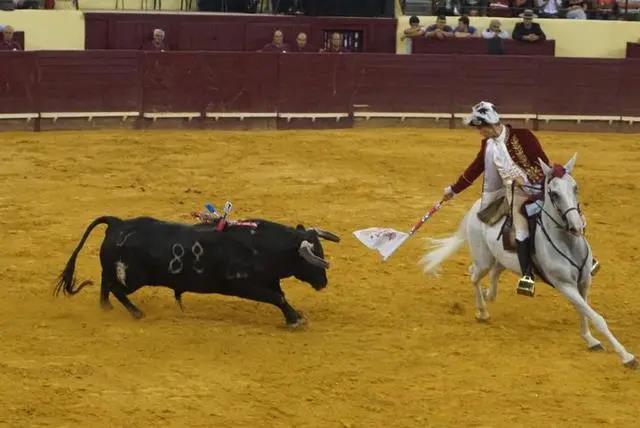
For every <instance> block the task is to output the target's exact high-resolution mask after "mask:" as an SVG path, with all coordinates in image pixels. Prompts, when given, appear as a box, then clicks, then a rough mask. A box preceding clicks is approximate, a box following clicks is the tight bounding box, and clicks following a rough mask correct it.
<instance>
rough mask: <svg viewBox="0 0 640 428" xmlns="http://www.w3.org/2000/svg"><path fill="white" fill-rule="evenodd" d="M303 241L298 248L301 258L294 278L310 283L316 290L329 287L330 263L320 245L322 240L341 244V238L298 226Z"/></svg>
mask: <svg viewBox="0 0 640 428" xmlns="http://www.w3.org/2000/svg"><path fill="white" fill-rule="evenodd" d="M296 230H297V231H298V233H299V234H300V236H301V238H302V240H301V242H300V245H299V247H298V254H299V255H300V257H301V260H300V263H298V264H297V267H296V270H295V272H294V276H295V277H296V278H298V279H299V280H301V281H305V282H308V283H309V284H311V286H312V287H313V288H315V289H316V290H320V289H323V288H324V287H326V286H327V269H328V268H329V262H328V261H326V260H325V258H324V250H323V249H322V244H320V238H322V239H326V240H328V241H332V242H340V238H339V237H338V236H337V235H334V234H333V233H331V232H327V231H326V230H322V229H318V228H310V229H305V227H304V226H302V225H298V227H297V228H296Z"/></svg>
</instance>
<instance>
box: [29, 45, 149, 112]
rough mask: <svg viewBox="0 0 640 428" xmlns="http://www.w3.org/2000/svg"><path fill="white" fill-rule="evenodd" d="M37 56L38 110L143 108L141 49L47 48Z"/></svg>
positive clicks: (72, 110) (120, 109)
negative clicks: (63, 50)
mask: <svg viewBox="0 0 640 428" xmlns="http://www.w3.org/2000/svg"><path fill="white" fill-rule="evenodd" d="M36 55H37V56H36V58H37V61H38V64H37V67H38V79H37V83H36V90H37V93H38V105H39V111H41V112H109V111H140V106H141V101H142V91H141V89H142V85H141V82H140V71H141V70H140V64H139V63H140V54H139V53H138V52H127V51H120V52H111V51H68V52H55V51H45V52H39V53H37V54H36Z"/></svg>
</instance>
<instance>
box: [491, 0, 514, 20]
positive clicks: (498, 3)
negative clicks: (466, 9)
mask: <svg viewBox="0 0 640 428" xmlns="http://www.w3.org/2000/svg"><path fill="white" fill-rule="evenodd" d="M510 6H511V0H489V11H488V13H487V15H489V16H502V17H508V16H509V17H510V16H511V15H512V14H511V11H510V10H509V7H510Z"/></svg>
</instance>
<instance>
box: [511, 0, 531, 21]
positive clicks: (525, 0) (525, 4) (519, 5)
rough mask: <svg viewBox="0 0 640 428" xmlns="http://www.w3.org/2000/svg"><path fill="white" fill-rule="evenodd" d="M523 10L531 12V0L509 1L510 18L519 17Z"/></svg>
mask: <svg viewBox="0 0 640 428" xmlns="http://www.w3.org/2000/svg"><path fill="white" fill-rule="evenodd" d="M525 10H533V0H511V16H513V17H516V16H521V13H522V12H524V11H525Z"/></svg>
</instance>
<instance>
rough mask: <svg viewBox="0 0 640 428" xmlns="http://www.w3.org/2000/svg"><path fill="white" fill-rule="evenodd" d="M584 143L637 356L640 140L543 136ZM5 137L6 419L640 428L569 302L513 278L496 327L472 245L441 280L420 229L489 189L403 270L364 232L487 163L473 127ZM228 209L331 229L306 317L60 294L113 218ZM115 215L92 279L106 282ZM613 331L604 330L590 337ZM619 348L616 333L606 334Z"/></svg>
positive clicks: (611, 292) (159, 299)
mask: <svg viewBox="0 0 640 428" xmlns="http://www.w3.org/2000/svg"><path fill="white" fill-rule="evenodd" d="M538 135H539V138H540V139H541V141H542V143H543V145H544V146H545V148H546V151H547V153H548V154H549V155H550V157H551V158H553V159H554V160H558V161H562V162H564V161H566V160H568V159H569V158H570V156H571V155H572V154H573V152H574V151H577V152H579V155H578V163H577V167H576V170H575V174H574V175H575V177H576V179H577V180H578V182H579V184H580V186H581V198H582V203H583V206H584V208H585V211H586V215H587V217H588V220H589V228H588V237H589V239H590V242H591V244H592V246H593V248H594V251H595V254H596V255H597V256H598V257H599V258H600V259H601V261H602V264H603V268H602V270H601V272H600V273H599V274H598V276H597V277H596V278H595V280H594V284H593V291H592V303H593V305H594V307H595V308H596V309H597V310H599V311H600V312H601V313H602V314H603V315H604V316H605V318H606V319H607V321H608V322H609V326H610V327H611V329H612V331H613V333H614V334H616V335H617V337H618V339H619V340H620V341H621V342H622V343H623V344H624V345H625V346H626V347H627V348H628V349H629V350H630V351H631V352H634V351H635V352H640V331H639V330H638V328H637V322H638V310H639V309H640V297H639V295H638V292H637V288H638V280H637V279H638V277H639V276H640V267H639V263H638V262H639V261H640V256H639V252H640V249H639V246H640V238H639V237H638V232H637V231H638V230H639V229H640V217H639V216H638V215H637V214H638V212H639V211H640V210H639V208H638V203H637V198H638V194H639V193H638V186H639V185H638V183H639V182H640V168H638V165H640V136H638V135H626V136H625V135H618V134H569V133H564V134H560V133H550V132H541V133H539V134H538ZM1 137H2V138H1V141H0V147H1V149H2V150H1V151H0V157H1V161H0V165H1V167H0V178H1V180H0V237H1V238H2V240H1V244H0V260H1V263H0V272H1V276H0V278H1V280H0V281H1V284H0V285H1V288H2V296H1V297H0V426H4V425H7V426H16V427H25V426H45V425H48V426H127V427H148V426H194V427H195V426H211V427H232V426H233V427H294V426H295V427H423V426H514V425H515V426H545V425H546V426H580V427H583V426H591V425H602V424H610V425H613V426H618V427H620V426H637V425H636V424H637V418H638V417H639V416H640V407H639V403H640V373H638V372H633V371H630V370H628V369H625V368H624V367H623V366H622V365H621V364H620V361H619V359H618V356H617V355H616V354H615V353H613V352H612V350H611V346H609V345H608V344H607V343H604V344H605V346H606V348H607V352H603V353H590V352H588V351H587V350H586V345H585V344H584V342H583V340H582V339H581V337H580V336H579V329H578V318H577V315H576V314H575V312H574V309H573V308H572V307H571V306H570V304H569V303H568V302H566V301H565V300H564V299H563V298H562V297H561V296H560V295H558V293H556V292H555V291H554V290H553V289H551V288H550V287H548V286H544V285H541V284H540V285H539V287H538V293H537V295H536V297H535V298H533V299H530V298H526V297H523V296H518V295H516V294H515V280H516V277H515V276H514V275H513V274H505V275H503V277H502V279H501V284H500V290H499V294H498V299H497V301H496V302H495V303H493V304H491V306H490V308H489V309H490V312H491V316H492V319H491V322H489V323H487V324H480V323H478V322H476V321H475V319H474V304H473V292H472V288H471V286H470V284H469V277H468V275H467V273H466V272H467V266H468V264H469V256H468V253H467V251H466V250H465V251H462V252H460V253H459V254H458V255H457V256H456V257H455V258H453V259H451V260H450V261H449V262H448V263H446V264H445V265H444V268H443V271H442V274H441V276H440V277H437V278H434V277H427V276H425V275H424V274H423V273H422V272H421V269H420V266H418V264H417V261H418V259H419V258H420V256H421V255H422V253H423V251H424V245H425V242H424V238H425V237H427V236H442V235H445V234H449V233H452V232H453V231H454V230H455V228H456V227H457V224H458V222H459V221H460V219H461V217H462V215H463V214H464V212H465V210H467V209H468V208H469V207H470V206H471V204H472V202H473V200H474V199H475V198H476V197H477V196H478V194H479V193H478V192H479V183H478V184H476V185H475V186H474V187H473V188H471V189H469V190H468V191H466V192H465V193H464V194H463V195H461V196H460V197H459V198H457V199H456V200H455V201H454V202H453V203H452V204H450V205H448V206H446V207H445V208H443V209H442V210H441V211H440V212H438V213H437V214H436V215H435V216H434V217H433V218H432V219H431V220H430V221H429V222H428V223H427V224H426V225H425V226H424V228H423V229H422V230H421V231H420V232H419V234H418V235H417V236H416V237H415V239H412V240H411V241H409V242H408V243H407V244H406V245H405V246H403V247H402V248H401V249H400V250H399V251H398V253H397V254H396V255H394V256H393V258H392V259H391V260H390V261H389V262H387V263H384V264H383V263H381V261H380V259H379V257H378V255H377V254H376V253H374V252H373V251H371V250H368V249H366V248H365V247H364V246H363V245H361V244H360V243H359V242H358V241H357V240H356V239H355V238H354V237H353V236H352V235H351V232H352V231H353V230H356V229H361V228H365V227H370V226H389V227H394V228H397V229H408V228H409V227H410V226H411V225H412V224H413V222H415V221H416V220H417V219H418V218H419V217H420V215H422V214H423V212H424V211H426V209H428V208H429V207H430V206H431V205H432V204H433V203H434V202H435V201H437V200H438V199H439V197H440V196H441V193H442V189H443V188H444V187H445V186H446V185H447V184H449V183H450V182H451V181H452V180H454V179H455V178H456V177H457V175H458V174H459V173H460V172H461V171H462V169H463V168H464V167H465V166H466V164H467V163H468V162H470V161H471V159H473V157H474V156H475V154H476V152H477V150H478V148H479V139H478V138H477V137H476V135H475V134H473V133H471V132H470V131H450V130H366V131H365V130H349V131H322V132H317V131H316V132H312V131H309V132H307V131H292V132H256V133H254V132H204V131H203V132H197V131H196V132H184V131H175V132H173V131H169V132H167V131H164V132H161V131H152V132H135V131H122V132H106V131H93V132H83V133H80V132H50V133H41V134H36V133H4V134H2V135H1ZM225 200H231V201H233V203H234V206H235V211H234V217H235V218H241V217H246V216H251V217H263V218H267V219H271V220H275V221H279V222H283V223H286V224H290V225H295V224H297V223H304V224H305V225H308V226H312V225H316V226H321V227H323V228H326V229H328V230H331V231H333V232H336V233H338V234H340V235H341V236H342V238H343V240H342V242H341V243H340V244H333V243H329V242H327V243H326V244H325V245H324V248H325V252H326V254H327V257H328V258H329V259H330V261H331V263H332V267H331V269H330V270H329V286H328V287H327V288H326V289H325V290H323V291H321V292H316V291H314V290H313V289H312V288H311V287H310V286H309V285H307V284H303V283H300V282H297V281H296V280H287V281H285V282H284V286H283V289H284V290H285V292H286V293H287V297H288V300H289V301H290V303H291V304H292V305H293V306H294V307H295V308H296V309H298V310H300V311H303V312H304V314H305V316H306V317H307V318H308V321H309V323H308V325H307V326H306V327H305V328H303V329H299V330H297V331H290V330H289V329H286V328H284V327H283V324H284V322H283V318H282V315H281V313H280V311H279V310H278V309H276V308H274V307H270V306H267V305H264V304H259V303H254V302H249V301H243V300H240V299H236V298H228V297H222V296H216V295H209V296H202V295H193V294H186V295H185V296H184V297H183V300H184V304H185V312H184V313H182V312H180V310H179V309H178V307H177V306H176V304H175V303H174V300H173V295H172V292H171V291H170V290H168V289H164V288H143V289H142V290H140V291H138V292H137V293H135V294H133V295H132V296H130V298H131V299H132V301H133V302H134V303H135V304H136V305H138V306H139V307H140V308H141V309H142V310H143V311H144V312H145V314H146V317H145V318H144V319H142V320H140V321H136V320H133V319H132V318H131V317H130V315H129V314H128V313H127V312H126V311H125V310H124V308H123V307H122V306H121V305H120V304H119V303H118V302H117V301H116V300H115V299H114V298H113V297H112V302H113V303H114V306H115V309H114V310H113V311H110V312H103V311H102V310H101V309H100V308H99V306H98V297H99V296H98V295H99V287H98V286H94V287H89V288H85V289H84V290H83V291H82V292H81V293H80V294H78V295H76V296H74V297H71V298H64V297H60V298H57V299H55V298H53V297H52V290H53V286H54V283H55V280H56V276H57V275H58V274H59V273H60V271H61V270H62V268H63V267H64V264H65V263H66V261H67V259H68V257H69V255H70V254H71V252H72V250H73V249H74V248H75V246H76V245H77V243H78V240H79V238H80V236H81V235H82V233H83V232H84V230H85V228H86V226H87V225H88V224H89V223H90V222H91V221H92V220H93V219H94V218H95V217H97V216H100V215H105V214H109V215H116V216H120V217H123V218H126V217H135V216H140V215H151V216H155V217H158V218H161V219H166V220H173V221H182V222H191V220H190V218H189V217H188V213H189V212H190V211H192V210H197V209H200V208H201V207H202V206H203V204H204V203H205V202H207V201H211V202H213V203H215V204H217V205H221V204H222V203H223V202H224V201H225ZM103 236H104V232H103V227H101V228H98V229H96V230H95V231H94V233H93V235H92V236H91V238H90V239H89V241H88V242H87V244H86V246H85V248H84V250H83V251H82V253H81V254H80V257H79V261H78V270H77V272H78V277H79V278H80V279H85V278H90V279H93V280H96V281H97V280H99V277H100V276H99V275H100V265H99V260H98V257H97V254H98V248H99V245H100V243H101V240H102V237H103ZM596 335H597V334H596ZM601 339H603V338H601Z"/></svg>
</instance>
